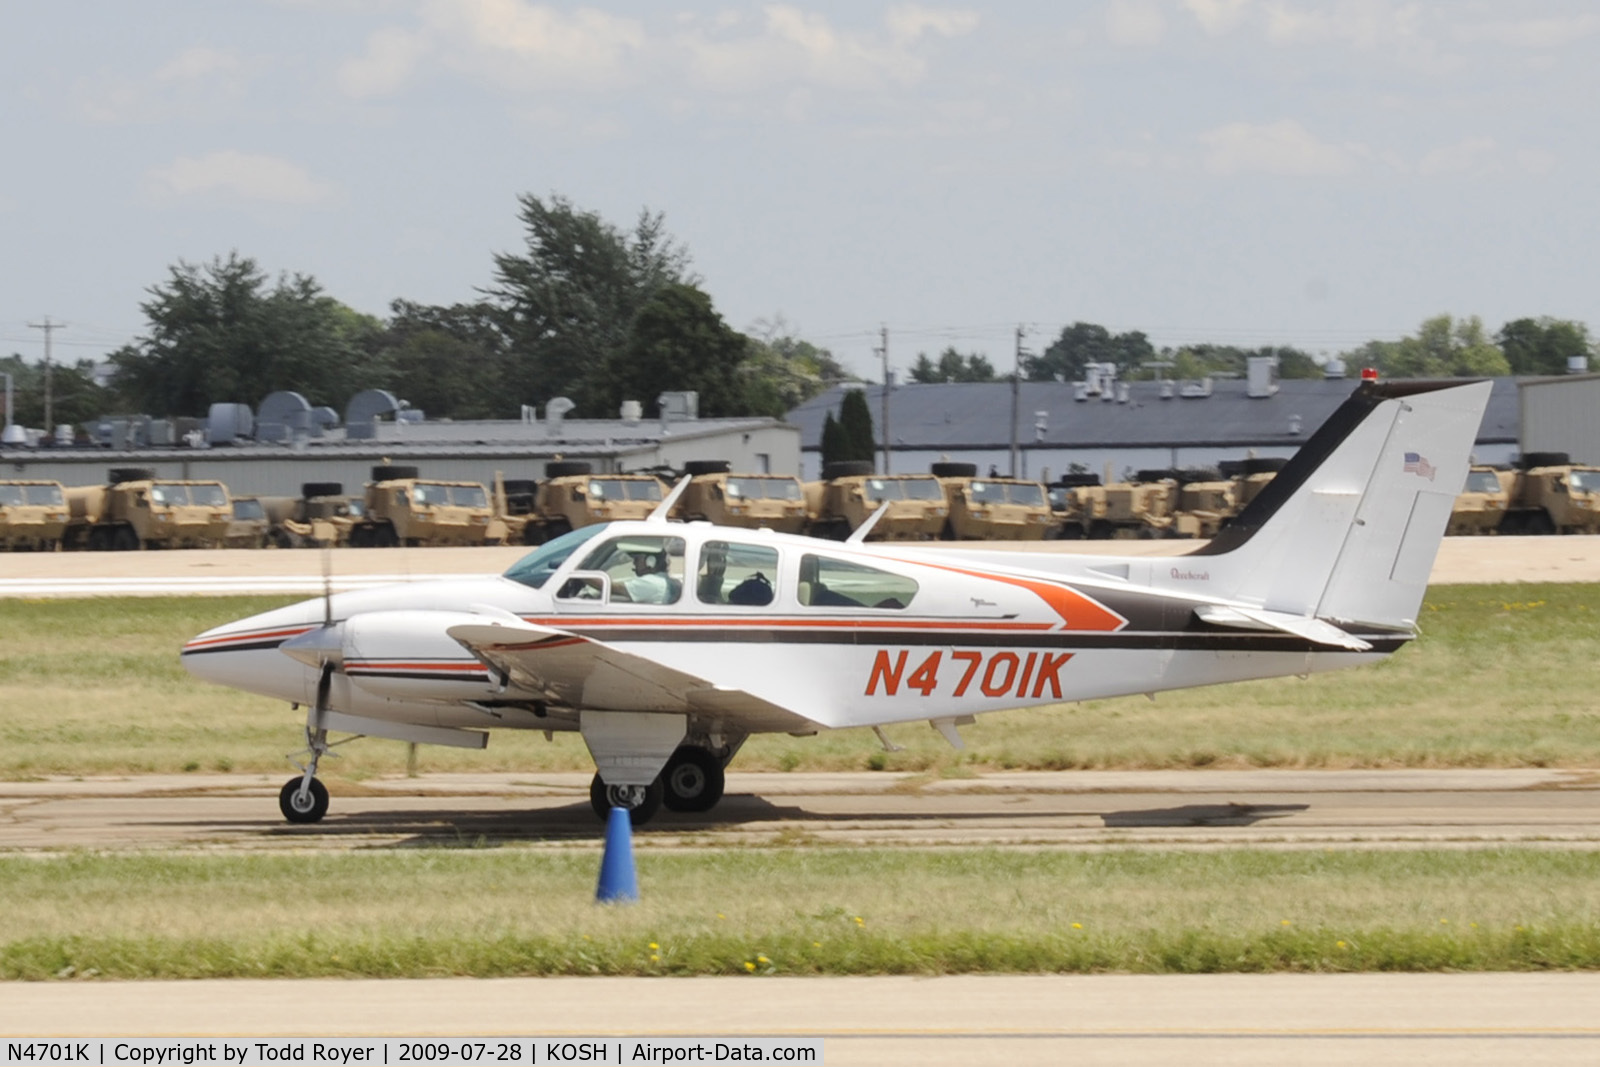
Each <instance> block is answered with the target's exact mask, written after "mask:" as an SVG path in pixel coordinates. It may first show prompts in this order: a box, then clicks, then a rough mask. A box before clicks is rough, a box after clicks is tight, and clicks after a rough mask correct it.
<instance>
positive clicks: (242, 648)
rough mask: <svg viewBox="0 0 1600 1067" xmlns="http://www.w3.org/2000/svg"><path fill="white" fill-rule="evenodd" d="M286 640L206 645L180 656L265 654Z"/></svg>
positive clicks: (191, 649)
mask: <svg viewBox="0 0 1600 1067" xmlns="http://www.w3.org/2000/svg"><path fill="white" fill-rule="evenodd" d="M286 640H288V638H279V639H278V640H276V641H252V642H250V643H249V644H239V645H207V646H206V647H204V648H186V649H184V650H183V651H182V652H181V653H179V655H180V656H205V655H209V654H210V653H212V652H266V651H270V650H272V649H275V648H277V647H279V646H280V645H282V644H283V642H284V641H286Z"/></svg>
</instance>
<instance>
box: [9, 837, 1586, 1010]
mask: <svg viewBox="0 0 1600 1067" xmlns="http://www.w3.org/2000/svg"><path fill="white" fill-rule="evenodd" d="M596 866H597V864H596V862H595V857H594V854H593V853H592V852H589V851H585V852H583V853H568V854H552V853H550V852H547V851H541V852H539V853H537V854H535V853H531V852H522V851H516V850H445V851H437V850H435V851H427V852H401V853H388V854H382V855H373V854H360V853H345V854H337V855H306V856H282V855H271V856H267V855H254V856H238V855H234V856H215V855H212V856H199V855H185V856H163V855H147V856H136V855H135V856H129V855H118V856H91V855H81V854H80V855H68V856H58V857H54V858H39V857H28V858H17V857H14V858H9V859H0V899H4V900H5V901H6V907H5V909H4V910H3V911H0V979H49V978H71V977H103V978H198V977H234V976H249V975H255V976H274V977H288V976H319V975H326V976H355V975H365V976H375V977H389V976H393V977H400V976H432V975H454V974H472V975H480V976H490V975H539V974H612V975H626V974H641V975H653V974H661V975H671V974H752V975H758V976H759V975H761V974H897V973H911V974H951V973H962V972H977V971H1010V972H1095V971H1129V972H1216V971H1282V970H1303V971H1357V970H1415V971H1422V970H1528V969H1594V968H1596V967H1600V893H1597V892H1596V889H1595V886H1596V885H1597V884H1600V854H1597V853H1593V852H1545V851H1538V850H1515V849H1506V850H1482V851H1425V850H1424V851H1408V852H1355V853H1348V852H1326V853H1324V852H1280V851H1263V852H1254V851H1245V850H1236V851H1224V852H1206V853H1174V852H1136V851H1130V852H1120V853H1119V852H1107V853H1080V852H1065V853H1063V852H1015V851H1010V852H1008V851H996V850H967V851H956V852H941V851H928V852H913V851H905V850H896V851H892V852H889V851H875V850H830V849H779V850H762V851H754V850H745V851H741V850H733V851H721V852H702V853H695V854H676V855H674V854H663V853H649V854H646V855H644V856H642V857H641V862H640V892H641V897H642V900H641V902H640V903H638V904H636V905H633V906H629V907H621V908H618V907H606V906H599V905H596V904H594V903H593V892H594V877H595V870H596ZM780 889H781V891H775V890H780Z"/></svg>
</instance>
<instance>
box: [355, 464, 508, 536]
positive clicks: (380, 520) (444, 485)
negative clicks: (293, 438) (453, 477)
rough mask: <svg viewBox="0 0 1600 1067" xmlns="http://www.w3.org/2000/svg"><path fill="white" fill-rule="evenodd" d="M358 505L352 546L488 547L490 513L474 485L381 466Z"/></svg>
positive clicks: (485, 494)
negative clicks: (361, 504)
mask: <svg viewBox="0 0 1600 1067" xmlns="http://www.w3.org/2000/svg"><path fill="white" fill-rule="evenodd" d="M329 484H330V485H331V484H332V483H329ZM363 503H364V507H363V509H362V511H363V513H362V515H361V517H360V518H359V519H357V520H356V521H355V522H353V523H352V524H351V527H350V536H349V543H350V545H351V547H353V548H393V547H395V546H397V545H405V546H408V547H417V546H426V545H483V544H488V543H489V522H490V520H491V519H492V518H493V517H494V509H493V508H491V507H490V506H489V491H488V490H487V489H485V488H484V487H483V485H482V483H479V482H447V481H438V480H434V479H425V478H422V477H420V475H419V473H418V471H417V468H416V467H410V466H397V465H394V464H383V465H380V466H376V467H373V468H372V480H371V481H370V482H368V483H367V485H366V496H365V499H364V501H363Z"/></svg>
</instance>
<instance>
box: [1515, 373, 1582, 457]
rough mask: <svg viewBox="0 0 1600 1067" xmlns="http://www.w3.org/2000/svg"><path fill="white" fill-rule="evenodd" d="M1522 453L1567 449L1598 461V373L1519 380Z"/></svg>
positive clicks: (1579, 455)
mask: <svg viewBox="0 0 1600 1067" xmlns="http://www.w3.org/2000/svg"><path fill="white" fill-rule="evenodd" d="M1517 384H1518V386H1519V390H1518V403H1519V405H1520V407H1521V413H1522V433H1521V438H1522V451H1523V452H1566V453H1568V454H1569V455H1571V456H1572V459H1573V461H1574V462H1577V463H1596V464H1600V374H1573V375H1569V376H1568V377H1565V378H1537V379H1532V380H1529V381H1526V382H1518V383H1517Z"/></svg>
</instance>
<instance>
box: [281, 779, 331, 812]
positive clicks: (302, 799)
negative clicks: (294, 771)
mask: <svg viewBox="0 0 1600 1067" xmlns="http://www.w3.org/2000/svg"><path fill="white" fill-rule="evenodd" d="M304 780H305V779H304V778H303V777H301V776H300V775H296V776H295V777H293V778H291V779H289V780H288V781H287V782H284V783H283V789H282V790H281V791H280V792H279V793H278V810H279V811H281V812H283V817H284V818H285V819H288V820H289V821H290V822H298V823H306V822H320V821H322V817H323V816H324V815H326V814H328V787H327V786H325V785H323V784H322V782H321V781H320V780H318V779H316V778H313V779H311V788H309V789H301V788H300V783H301V782H303V781H304Z"/></svg>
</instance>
